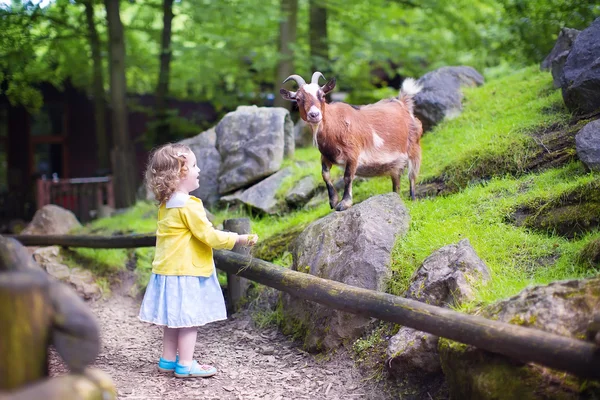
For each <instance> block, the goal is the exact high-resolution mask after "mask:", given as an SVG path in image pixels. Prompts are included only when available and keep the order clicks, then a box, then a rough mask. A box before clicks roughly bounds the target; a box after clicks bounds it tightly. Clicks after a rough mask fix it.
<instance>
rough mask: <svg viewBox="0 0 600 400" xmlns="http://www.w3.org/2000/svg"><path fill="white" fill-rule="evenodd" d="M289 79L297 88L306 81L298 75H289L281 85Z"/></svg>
mask: <svg viewBox="0 0 600 400" xmlns="http://www.w3.org/2000/svg"><path fill="white" fill-rule="evenodd" d="M290 79H293V80H295V81H296V83H297V84H298V86H302V85H306V81H305V80H304V78H302V77H301V76H300V75H290V76H288V77H287V78H285V81H283V83H286V82H287V81H289V80H290Z"/></svg>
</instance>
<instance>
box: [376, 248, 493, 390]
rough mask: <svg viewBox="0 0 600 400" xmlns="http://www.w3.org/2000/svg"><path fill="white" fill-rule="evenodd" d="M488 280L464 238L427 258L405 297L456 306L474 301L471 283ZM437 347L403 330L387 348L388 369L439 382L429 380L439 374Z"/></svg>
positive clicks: (417, 379)
mask: <svg viewBox="0 0 600 400" xmlns="http://www.w3.org/2000/svg"><path fill="white" fill-rule="evenodd" d="M489 280H490V271H489V269H488V267H487V266H486V265H485V263H484V262H483V261H482V260H481V259H480V258H479V257H478V256H477V254H476V253H475V250H474V249H473V247H472V246H471V244H470V243H469V240H468V239H463V240H461V241H460V242H459V243H458V244H452V245H449V246H445V247H442V248H441V249H439V250H437V251H436V252H434V253H433V254H431V255H430V256H429V257H427V258H426V259H425V261H423V265H422V266H421V267H420V268H419V269H418V270H417V271H416V272H415V274H414V275H413V277H412V282H411V284H410V286H409V288H408V290H407V292H406V294H405V297H407V298H411V299H415V300H418V301H421V302H423V303H427V304H431V305H434V306H439V307H449V306H458V305H460V304H461V303H462V302H464V301H469V300H472V299H473V285H474V284H476V283H485V282H488V281H489ZM437 347H438V337H437V336H434V335H431V334H428V333H425V332H420V331H417V330H415V329H412V328H408V327H402V328H400V331H399V332H398V333H397V334H396V335H394V336H393V337H392V338H391V340H390V343H389V345H388V350H387V355H388V361H387V367H388V370H389V371H390V373H391V374H392V375H395V376H398V377H404V378H408V379H410V380H411V381H413V382H419V383H421V382H424V381H429V380H434V381H439V380H440V379H437V377H436V378H433V379H432V377H433V376H434V375H441V372H442V366H441V363H440V356H439V354H438V351H437ZM440 378H441V377H440Z"/></svg>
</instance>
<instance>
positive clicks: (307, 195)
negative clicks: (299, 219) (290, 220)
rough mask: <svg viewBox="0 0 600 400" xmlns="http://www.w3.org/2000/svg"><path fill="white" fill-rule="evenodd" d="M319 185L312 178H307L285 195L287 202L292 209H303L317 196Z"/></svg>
mask: <svg viewBox="0 0 600 400" xmlns="http://www.w3.org/2000/svg"><path fill="white" fill-rule="evenodd" d="M318 187H319V184H318V183H317V182H316V181H315V179H314V178H313V177H312V176H305V177H304V178H302V179H300V180H299V181H298V183H297V184H296V185H295V186H294V187H293V188H292V189H290V191H289V192H287V193H286V195H285V201H286V202H287V204H288V205H289V206H290V207H292V208H297V207H302V206H303V205H304V204H306V203H307V202H308V201H309V200H310V199H311V198H312V197H313V195H314V194H315V191H316V190H317V188H318Z"/></svg>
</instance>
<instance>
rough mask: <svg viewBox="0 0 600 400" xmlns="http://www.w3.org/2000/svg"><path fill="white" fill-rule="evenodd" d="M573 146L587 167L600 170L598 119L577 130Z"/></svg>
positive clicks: (599, 126) (599, 121)
mask: <svg viewBox="0 0 600 400" xmlns="http://www.w3.org/2000/svg"><path fill="white" fill-rule="evenodd" d="M599 94H600V92H599ZM575 147H576V149H577V156H578V157H579V159H580V160H581V161H582V162H583V163H584V164H585V165H587V167H588V168H589V169H591V170H592V171H600V120H596V121H592V122H590V123H589V124H587V125H586V126H584V127H583V129H581V130H580V131H579V133H578V134H577V136H575Z"/></svg>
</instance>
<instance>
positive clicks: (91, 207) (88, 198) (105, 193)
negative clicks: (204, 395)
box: [36, 176, 115, 222]
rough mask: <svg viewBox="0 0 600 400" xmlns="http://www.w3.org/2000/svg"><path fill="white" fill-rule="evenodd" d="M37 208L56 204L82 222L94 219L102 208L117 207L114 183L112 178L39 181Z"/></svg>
mask: <svg viewBox="0 0 600 400" xmlns="http://www.w3.org/2000/svg"><path fill="white" fill-rule="evenodd" d="M36 196H37V208H38V210H39V209H40V208H42V207H43V206H45V205H46V204H56V205H58V206H61V207H63V208H66V209H67V210H71V211H72V212H73V213H74V214H75V215H76V216H77V219H79V221H81V222H87V221H89V220H90V219H92V212H95V213H98V210H99V208H100V207H101V206H103V205H106V206H109V207H112V208H114V207H115V196H114V192H113V182H112V178H111V177H110V176H105V177H98V178H73V179H57V178H54V179H47V178H40V179H38V180H37V193H36Z"/></svg>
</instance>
